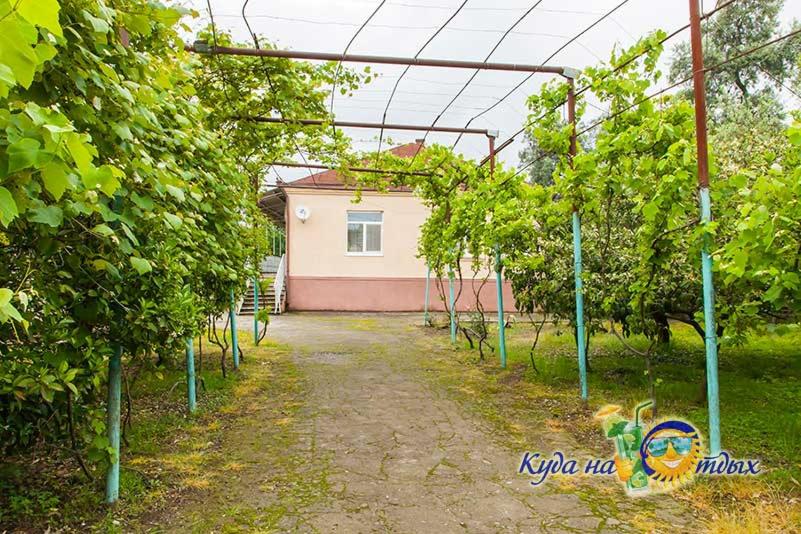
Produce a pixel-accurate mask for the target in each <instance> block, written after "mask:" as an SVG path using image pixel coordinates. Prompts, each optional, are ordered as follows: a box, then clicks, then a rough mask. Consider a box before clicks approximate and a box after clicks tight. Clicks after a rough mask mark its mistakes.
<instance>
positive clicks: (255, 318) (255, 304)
mask: <svg viewBox="0 0 801 534" xmlns="http://www.w3.org/2000/svg"><path fill="white" fill-rule="evenodd" d="M259 269H261V266H259ZM253 344H254V345H256V346H257V347H258V346H259V277H258V276H255V277H253Z"/></svg>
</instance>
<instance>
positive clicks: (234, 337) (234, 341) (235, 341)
mask: <svg viewBox="0 0 801 534" xmlns="http://www.w3.org/2000/svg"><path fill="white" fill-rule="evenodd" d="M229 314H230V315H229V317H230V318H231V348H232V350H233V351H234V369H239V337H238V333H237V331H236V301H235V300H234V290H233V289H232V290H231V310H230V312H229Z"/></svg>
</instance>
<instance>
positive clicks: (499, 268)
mask: <svg viewBox="0 0 801 534" xmlns="http://www.w3.org/2000/svg"><path fill="white" fill-rule="evenodd" d="M495 274H496V284H497V286H498V348H499V352H500V353H501V368H503V369H506V324H505V321H504V318H503V264H502V263H501V247H499V246H496V247H495Z"/></svg>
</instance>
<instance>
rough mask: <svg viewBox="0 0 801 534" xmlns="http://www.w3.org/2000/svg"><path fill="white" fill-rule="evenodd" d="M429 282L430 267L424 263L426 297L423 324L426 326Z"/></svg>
mask: <svg viewBox="0 0 801 534" xmlns="http://www.w3.org/2000/svg"><path fill="white" fill-rule="evenodd" d="M430 283H431V267H430V266H428V265H426V298H425V303H424V304H423V326H428V324H429V323H428V293H429V288H430Z"/></svg>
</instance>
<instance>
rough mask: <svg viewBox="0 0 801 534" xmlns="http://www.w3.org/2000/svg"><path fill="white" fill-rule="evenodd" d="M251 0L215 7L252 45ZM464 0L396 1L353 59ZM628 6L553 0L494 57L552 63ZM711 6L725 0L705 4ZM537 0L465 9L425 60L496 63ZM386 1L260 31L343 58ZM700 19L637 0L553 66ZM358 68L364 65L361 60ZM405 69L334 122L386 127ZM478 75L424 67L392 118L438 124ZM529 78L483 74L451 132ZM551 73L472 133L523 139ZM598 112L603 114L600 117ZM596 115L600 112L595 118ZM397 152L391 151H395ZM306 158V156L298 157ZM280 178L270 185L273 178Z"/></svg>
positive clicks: (407, 84) (347, 3)
mask: <svg viewBox="0 0 801 534" xmlns="http://www.w3.org/2000/svg"><path fill="white" fill-rule="evenodd" d="M244 1H245V0H210V3H211V9H212V12H213V14H214V19H215V23H216V24H217V26H218V27H220V28H222V29H226V30H229V31H231V32H232V33H233V35H234V38H235V40H238V41H242V42H249V41H250V34H249V33H248V32H247V28H246V27H245V24H244V20H243V19H242V5H243V3H244ZM463 2H464V0H386V1H385V2H384V4H383V6H381V8H380V9H379V11H378V12H377V14H376V15H375V16H374V17H373V18H372V20H371V21H370V23H369V24H368V25H367V26H366V27H365V28H364V29H363V30H362V31H361V32H360V33H359V35H358V36H357V37H356V39H355V40H354V42H353V44H352V45H351V47H350V50H349V52H350V53H352V54H370V55H386V56H407V57H412V56H414V55H415V54H416V53H417V52H418V50H419V49H420V47H421V46H423V44H424V43H425V42H426V41H427V40H428V39H429V38H430V37H431V36H432V35H433V34H434V32H435V31H436V29H437V28H438V27H439V26H441V25H442V24H443V23H444V22H445V21H446V20H447V19H448V18H449V17H450V16H451V15H452V14H453V13H454V12H455V11H456V9H457V8H458V7H459V6H460V5H461V4H462V3H463ZM621 2H622V0H541V1H540V2H539V5H538V6H537V7H536V8H535V9H534V10H533V11H531V13H530V14H529V15H527V16H526V17H525V18H524V19H523V20H522V22H520V24H518V25H517V26H516V27H515V29H514V30H513V31H512V32H511V33H510V34H509V35H508V36H507V37H506V38H505V39H504V40H503V41H502V43H501V44H500V46H499V47H498V48H497V50H496V51H495V52H494V53H493V54H492V56H491V57H490V59H489V60H490V61H494V62H504V63H528V64H541V63H542V62H543V61H545V60H546V59H547V58H548V57H549V56H551V55H552V54H553V53H554V52H555V51H557V50H558V49H559V48H560V47H561V46H562V45H563V44H564V43H565V42H566V41H567V40H569V39H570V38H571V37H573V36H575V35H576V34H578V33H579V32H581V31H583V30H584V29H585V28H587V27H588V26H589V25H591V24H592V23H593V22H595V21H596V20H598V19H599V18H600V17H601V16H602V15H603V14H604V13H606V12H608V11H609V10H611V9H612V8H614V7H615V6H617V5H618V4H620V3H621ZM702 2H704V4H705V6H704V8H705V10H706V11H709V10H711V9H712V8H713V7H714V4H715V0H702ZM180 3H181V4H183V5H186V6H187V7H191V8H193V9H195V10H197V11H198V12H199V13H200V18H199V19H197V20H195V21H194V23H193V24H191V25H192V26H193V27H200V26H202V25H204V24H205V23H207V22H208V5H207V1H206V0H184V1H182V2H180ZM536 3H537V2H536V0H528V1H526V0H467V3H466V5H465V7H464V8H463V9H462V10H461V11H460V12H459V14H458V15H457V16H456V17H455V18H454V19H453V20H452V21H451V22H450V23H449V24H448V25H447V26H446V28H445V30H444V31H442V32H441V33H440V34H439V35H438V36H437V37H436V38H435V39H434V40H433V41H432V42H431V44H430V45H428V47H427V48H426V49H425V50H424V52H423V53H422V54H421V55H420V57H424V58H432V59H456V60H471V61H484V60H485V59H486V57H487V54H489V53H490V51H491V50H492V48H493V47H494V46H495V45H496V43H497V42H498V40H499V39H500V38H501V37H502V35H503V33H504V32H505V31H506V30H507V29H508V28H509V27H510V26H511V25H512V24H513V23H514V22H515V21H516V20H517V19H518V18H519V17H520V16H521V15H523V14H524V13H525V12H526V11H527V10H528V9H530V8H531V7H532V6H533V5H534V4H536ZM379 4H381V1H380V0H269V1H266V0H250V1H249V2H248V4H247V9H246V13H247V16H248V20H249V22H250V24H251V26H252V27H253V29H254V31H255V32H256V33H258V34H259V35H262V36H264V37H265V38H267V39H268V40H270V41H272V42H274V43H276V44H277V45H278V47H279V48H285V49H291V50H299V51H314V52H333V53H338V54H341V53H342V52H344V50H345V47H346V45H347V44H348V42H349V41H350V40H351V39H352V38H353V36H354V34H355V33H356V31H357V30H358V29H359V27H360V26H361V25H362V24H363V23H364V22H365V20H367V18H368V17H369V16H370V14H371V13H372V12H373V11H374V10H375V9H376V7H378V6H379ZM688 17H689V7H688V1H687V0H628V2H626V3H625V5H623V6H622V7H621V8H620V9H618V10H617V11H615V13H614V14H613V15H612V16H611V17H608V18H607V19H606V20H604V21H603V22H601V23H600V24H598V25H597V26H596V27H594V28H593V29H592V30H590V31H588V32H587V33H586V34H585V35H583V36H582V38H580V39H579V40H578V41H576V42H575V43H573V44H571V45H570V46H568V47H566V48H565V49H564V50H563V51H561V52H560V53H559V54H558V55H556V56H555V57H554V58H553V59H552V60H551V61H549V64H551V65H564V66H571V67H575V68H578V69H581V68H583V67H586V66H590V65H594V64H597V63H599V62H600V61H601V60H602V59H607V58H608V57H609V56H610V54H611V52H612V51H613V50H614V49H615V48H616V47H617V48H621V47H624V48H625V47H628V46H630V45H632V44H633V43H634V42H635V41H636V39H637V38H638V37H640V36H643V35H645V34H647V33H649V32H651V31H653V30H656V29H663V30H665V31H667V32H668V33H671V32H672V31H673V30H675V29H678V28H680V27H681V26H683V25H685V24H686V23H687V21H688ZM794 19H799V20H801V0H786V2H785V8H784V11H783V13H782V23H783V25H784V26H785V27H789V26H790V24H791V23H792V21H793V20H794ZM688 39H689V31H686V32H684V33H683V34H681V35H680V36H678V37H677V38H676V39H674V40H673V41H671V42H670V43H669V46H668V49H667V51H666V53H665V54H664V55H663V68H664V70H665V72H667V64H666V60H667V59H669V56H670V48H671V45H672V44H673V43H679V42H681V41H682V40H685V41H686V40H688ZM348 66H350V67H352V68H356V69H361V68H364V65H363V64H349V65H348ZM403 69H404V67H403V66H393V65H375V66H372V70H373V72H375V73H377V74H378V76H377V77H376V78H375V80H374V81H373V82H372V83H370V84H368V85H365V86H364V87H362V88H361V89H359V90H358V91H356V92H355V93H354V94H353V96H350V97H347V96H341V95H337V96H336V98H335V100H334V114H335V116H336V119H337V120H347V121H369V122H381V119H382V115H383V111H384V107H385V106H386V102H387V99H388V98H389V95H390V92H391V90H392V87H393V86H394V84H395V82H396V80H397V78H398V76H399V75H400V74H401V73H402V72H403ZM474 72H475V71H474V70H463V69H438V68H426V67H412V68H411V70H410V71H409V73H408V74H407V75H406V76H405V77H404V78H403V81H402V82H401V84H400V86H399V88H398V92H397V94H396V95H395V97H394V99H393V101H392V105H391V107H390V109H389V113H388V115H387V122H395V123H407V124H425V125H430V124H431V123H432V122H433V121H434V119H435V118H436V117H437V115H439V114H440V113H441V112H443V110H445V107H446V105H447V104H448V102H449V101H450V100H451V99H452V98H453V96H455V95H456V94H457V93H458V91H459V90H460V89H461V88H462V86H463V84H464V83H465V82H466V81H467V80H468V79H469V78H470V77H471V76H472V75H473V73H474ZM526 77H527V74H523V73H512V72H490V71H483V72H480V73H479V74H478V75H477V76H476V78H475V79H474V80H473V81H472V82H471V83H470V85H469V86H468V88H467V89H466V90H465V91H464V93H463V94H462V95H461V96H460V97H459V98H458V99H457V100H456V102H455V103H454V104H453V105H452V106H451V107H450V108H449V109H448V110H447V111H446V112H445V113H444V114H443V115H442V117H441V119H440V120H439V122H438V123H437V124H438V125H440V126H455V127H464V126H465V125H466V124H467V122H468V121H469V120H470V119H471V118H472V117H473V116H474V115H476V114H478V113H481V112H482V111H484V110H485V109H487V108H488V107H490V106H492V105H493V104H495V103H497V102H498V101H499V100H500V99H502V98H503V97H504V96H506V95H507V93H508V92H509V91H510V90H512V89H513V88H514V87H515V86H516V85H518V84H519V83H520V82H521V81H522V80H523V79H524V78H526ZM552 78H553V76H551V75H540V74H536V75H534V76H533V77H532V78H531V79H530V80H528V81H527V82H526V83H524V84H523V85H522V86H521V87H520V89H518V90H517V91H515V92H514V93H513V94H511V95H510V96H508V97H507V98H505V99H503V100H502V101H501V102H500V103H499V104H498V105H497V106H496V107H495V108H494V109H492V110H491V111H489V112H488V113H486V114H485V115H483V116H482V117H480V118H478V119H476V120H475V121H474V122H473V123H472V125H471V127H475V128H486V129H491V130H498V132H499V142H502V141H504V140H506V139H508V137H509V136H510V135H512V134H513V133H515V132H516V131H518V130H519V129H520V128H521V126H522V125H523V123H524V122H525V120H526V117H527V115H528V112H527V109H526V99H527V97H528V96H529V95H531V94H533V93H536V92H537V90H538V88H539V86H540V85H541V84H542V83H544V82H547V81H548V80H550V79H552ZM594 112H595V113H600V111H597V109H596V110H595V111H594ZM589 114H590V115H592V112H590V113H589ZM344 131H345V133H347V134H348V135H350V136H351V138H352V139H353V140H354V143H353V145H354V148H355V149H357V150H365V151H367V150H376V149H377V147H378V131H373V130H368V129H350V128H347V129H344ZM386 136H389V137H390V138H391V140H392V142H393V144H394V145H397V144H403V143H408V142H413V141H414V140H415V139H417V138H420V137H422V134H421V133H417V132H399V131H388V132H387V133H386V134H385V138H386ZM455 141H456V136H455V135H453V134H439V133H432V134H429V136H428V139H427V141H426V142H427V143H429V144H431V143H441V144H446V145H448V146H450V145H452V144H453V143H454V142H455ZM384 146H386V145H384ZM522 147H523V136H522V135H521V136H519V137H518V139H517V140H516V141H515V142H514V143H513V144H512V145H510V146H509V147H508V148H507V149H506V150H505V151H503V152H502V153H500V154H499V160H500V161H502V162H503V163H504V164H505V165H508V166H513V167H514V166H517V165H518V163H519V157H518V153H519V151H520V150H521V149H522ZM456 150H457V151H458V152H460V153H463V154H464V155H465V156H467V157H469V158H473V159H481V158H483V157H484V156H486V155H487V151H488V147H487V139H486V138H485V137H483V136H479V135H470V136H464V137H463V138H462V140H461V141H460V142H459V144H458V145H456ZM296 160H297V161H300V157H299V156H296ZM280 172H281V176H282V177H283V179H284V180H292V179H293V178H299V177H302V176H305V175H307V171H304V170H299V169H294V170H293V169H282V170H281V171H280ZM274 178H275V176H272V177H268V178H267V179H268V182H273V181H274Z"/></svg>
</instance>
